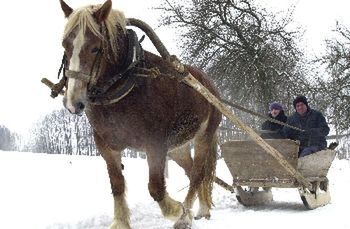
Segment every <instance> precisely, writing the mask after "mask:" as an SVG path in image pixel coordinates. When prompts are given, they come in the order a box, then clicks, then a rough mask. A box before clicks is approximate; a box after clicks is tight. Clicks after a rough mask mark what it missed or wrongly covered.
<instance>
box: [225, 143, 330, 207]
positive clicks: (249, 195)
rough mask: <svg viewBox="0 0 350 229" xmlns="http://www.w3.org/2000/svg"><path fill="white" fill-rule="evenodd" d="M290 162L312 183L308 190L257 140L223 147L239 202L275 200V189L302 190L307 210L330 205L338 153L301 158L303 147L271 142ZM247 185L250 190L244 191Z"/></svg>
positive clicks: (295, 144) (255, 202)
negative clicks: (331, 172)
mask: <svg viewBox="0 0 350 229" xmlns="http://www.w3.org/2000/svg"><path fill="white" fill-rule="evenodd" d="M266 142H267V143H268V144H270V145H271V146H272V147H274V148H275V149H277V150H278V151H279V152H280V153H281V154H282V155H283V156H284V158H285V159H286V161H288V163H289V164H290V165H291V166H292V167H293V168H295V169H296V170H297V171H299V172H300V173H301V174H302V175H303V176H304V178H305V179H307V180H308V181H309V182H310V183H311V184H312V188H306V187H305V186H303V185H302V184H300V183H299V182H298V181H297V179H296V178H295V177H293V176H292V175H291V174H290V173H288V172H287V171H286V169H285V168H284V167H283V166H282V165H281V164H280V163H278V162H277V160H276V159H275V158H273V157H272V156H271V155H269V154H267V153H266V152H265V150H264V149H262V148H261V147H260V146H258V145H257V144H256V143H255V142H253V141H230V142H226V143H224V144H222V145H221V150H222V156H223V158H224V160H225V162H226V164H227V167H228V168H229V170H230V172H231V174H232V177H233V187H234V188H235V193H236V197H237V200H238V201H239V203H241V204H243V205H244V206H255V205H261V204H266V203H269V202H271V201H273V196H272V192H271V188H272V187H275V188H298V190H299V194H300V197H301V199H302V201H303V204H304V206H305V207H306V208H307V209H315V208H317V207H320V206H323V205H326V204H328V203H329V202H330V200H331V197H330V192H329V182H328V179H327V173H328V170H329V168H330V166H331V164H332V161H333V159H334V157H335V151H334V150H322V151H319V152H316V153H314V154H311V155H308V156H305V157H302V158H298V150H299V144H298V143H297V142H295V141H292V140H288V139H267V140H266ZM243 186H245V187H247V188H243Z"/></svg>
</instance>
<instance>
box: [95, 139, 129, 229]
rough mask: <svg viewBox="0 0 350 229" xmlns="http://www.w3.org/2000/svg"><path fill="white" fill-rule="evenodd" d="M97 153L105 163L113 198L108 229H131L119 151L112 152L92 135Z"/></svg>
mask: <svg viewBox="0 0 350 229" xmlns="http://www.w3.org/2000/svg"><path fill="white" fill-rule="evenodd" d="M94 139H95V143H96V147H97V149H98V151H99V152H100V153H101V156H102V157H103V159H104V160H105V161H106V164H107V170H108V175H109V179H110V183H111V189H112V194H113V198H114V219H113V223H112V224H111V225H110V229H131V227H130V211H129V208H128V205H127V202H126V199H125V180H124V176H123V174H122V164H121V150H112V149H111V148H110V147H108V146H107V145H106V144H105V143H104V142H103V139H102V138H100V137H99V136H98V135H97V134H96V133H94Z"/></svg>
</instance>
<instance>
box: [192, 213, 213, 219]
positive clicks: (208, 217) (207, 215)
mask: <svg viewBox="0 0 350 229" xmlns="http://www.w3.org/2000/svg"><path fill="white" fill-rule="evenodd" d="M203 217H204V218H205V219H208V220H209V219H210V214H205V215H196V216H195V217H194V219H195V220H199V219H201V218H203Z"/></svg>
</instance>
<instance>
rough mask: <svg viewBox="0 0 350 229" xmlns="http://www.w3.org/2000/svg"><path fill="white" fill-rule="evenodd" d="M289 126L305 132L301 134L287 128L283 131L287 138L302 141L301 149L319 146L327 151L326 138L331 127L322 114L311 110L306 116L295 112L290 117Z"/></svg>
mask: <svg viewBox="0 0 350 229" xmlns="http://www.w3.org/2000/svg"><path fill="white" fill-rule="evenodd" d="M287 124H289V125H291V126H295V127H297V128H299V129H302V130H305V131H304V132H301V131H298V130H294V129H291V128H288V127H286V126H285V127H283V129H282V133H283V135H284V136H285V137H286V138H289V139H293V140H299V141H300V148H305V147H310V146H318V147H319V148H320V149H325V148H326V147H327V142H326V136H327V135H328V133H329V127H328V124H327V122H326V119H325V118H324V116H323V115H322V113H321V112H319V111H316V110H313V109H309V110H308V111H307V113H306V115H305V116H301V115H299V114H298V113H297V112H295V113H294V114H293V115H291V116H290V117H288V120H287Z"/></svg>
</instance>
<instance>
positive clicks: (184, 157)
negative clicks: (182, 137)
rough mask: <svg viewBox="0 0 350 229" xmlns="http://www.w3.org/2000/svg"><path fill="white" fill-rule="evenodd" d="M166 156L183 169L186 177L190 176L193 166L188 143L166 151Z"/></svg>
mask: <svg viewBox="0 0 350 229" xmlns="http://www.w3.org/2000/svg"><path fill="white" fill-rule="evenodd" d="M168 156H169V157H170V158H171V159H172V160H174V161H175V162H176V163H177V164H178V165H179V166H180V167H181V168H183V169H184V170H185V173H186V175H187V177H188V178H190V175H191V170H192V166H193V160H192V157H191V148H190V143H187V144H185V145H184V146H181V147H179V148H177V149H175V150H173V151H170V152H169V153H168Z"/></svg>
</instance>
